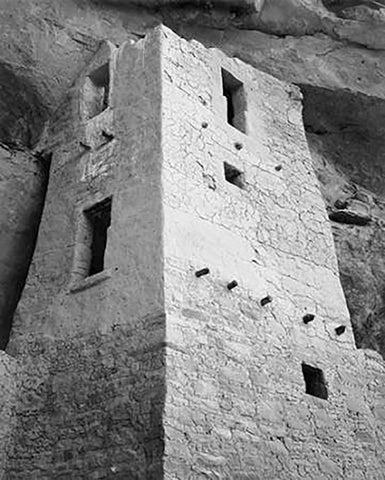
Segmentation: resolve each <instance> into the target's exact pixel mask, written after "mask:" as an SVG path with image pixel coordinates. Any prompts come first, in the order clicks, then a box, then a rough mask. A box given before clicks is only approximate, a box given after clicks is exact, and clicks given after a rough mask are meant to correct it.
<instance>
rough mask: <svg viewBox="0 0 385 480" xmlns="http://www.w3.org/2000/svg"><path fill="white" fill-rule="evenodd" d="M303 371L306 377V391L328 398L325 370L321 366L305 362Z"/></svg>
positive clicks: (315, 395)
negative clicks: (313, 365)
mask: <svg viewBox="0 0 385 480" xmlns="http://www.w3.org/2000/svg"><path fill="white" fill-rule="evenodd" d="M302 373H303V377H304V379H305V385H306V393H308V394H309V395H313V396H314V397H318V398H323V399H324V400H327V398H328V391H327V388H326V383H325V378H324V374H323V371H322V370H321V369H319V368H316V367H311V366H310V365H307V364H306V363H303V364H302Z"/></svg>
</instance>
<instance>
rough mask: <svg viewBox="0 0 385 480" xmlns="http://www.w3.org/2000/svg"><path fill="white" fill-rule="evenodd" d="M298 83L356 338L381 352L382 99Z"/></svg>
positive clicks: (384, 271) (384, 266) (384, 310)
mask: <svg viewBox="0 0 385 480" xmlns="http://www.w3.org/2000/svg"><path fill="white" fill-rule="evenodd" d="M300 88H301V90H302V93H303V96H304V111H303V117H304V124H305V129H306V135H307V139H308V144H309V149H310V152H311V155H312V158H313V163H314V168H315V171H316V174H317V177H318V180H319V183H320V188H321V191H322V194H323V197H324V200H325V203H326V208H327V211H328V214H329V218H330V220H331V226H332V231H333V236H334V240H335V245H336V251H337V256H338V263H339V269H340V278H341V283H342V286H343V289H344V292H345V296H346V300H347V304H348V308H349V311H350V313H351V320H352V324H353V331H354V335H355V340H356V344H357V347H359V348H371V349H373V350H377V351H378V352H379V353H381V354H382V356H383V357H384V358H385V253H384V252H385V182H384V179H385V163H384V160H383V159H384V157H385V101H384V100H382V99H379V98H375V97H370V96H366V95H363V94H360V93H353V92H350V91H347V90H327V89H323V88H317V87H313V86H309V85H300Z"/></svg>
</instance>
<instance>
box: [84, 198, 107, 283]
mask: <svg viewBox="0 0 385 480" xmlns="http://www.w3.org/2000/svg"><path fill="white" fill-rule="evenodd" d="M111 203H112V202H111V198H107V199H105V200H103V201H102V202H100V203H98V204H96V205H95V206H93V207H91V208H90V209H88V210H86V211H85V212H84V213H85V216H86V219H87V222H88V227H89V232H90V245H89V248H90V261H89V269H88V276H91V275H95V274H96V273H99V272H101V271H103V270H104V255H105V251H106V246H107V236H108V228H109V227H110V225H111Z"/></svg>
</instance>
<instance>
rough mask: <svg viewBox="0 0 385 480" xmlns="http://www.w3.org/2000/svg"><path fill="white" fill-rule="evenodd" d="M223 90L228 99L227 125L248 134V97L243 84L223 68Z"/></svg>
mask: <svg viewBox="0 0 385 480" xmlns="http://www.w3.org/2000/svg"><path fill="white" fill-rule="evenodd" d="M222 88H223V96H224V97H225V99H226V111H227V123H229V124H230V125H231V126H233V127H234V128H236V129H237V130H239V131H241V132H243V133H246V97H245V89H244V86H243V83H242V82H241V81H240V80H238V79H237V78H235V77H234V76H233V75H232V74H231V73H230V72H228V71H227V70H224V69H223V68H222Z"/></svg>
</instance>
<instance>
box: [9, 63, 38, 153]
mask: <svg viewBox="0 0 385 480" xmlns="http://www.w3.org/2000/svg"><path fill="white" fill-rule="evenodd" d="M0 88H1V93H0V112H1V113H0V142H1V143H4V144H7V145H11V146H14V145H16V146H23V147H27V148H30V147H32V146H33V145H34V144H35V143H36V142H37V140H38V139H39V136H40V134H41V132H42V129H43V127H44V122H45V120H46V112H45V110H44V109H43V107H42V105H43V103H42V102H41V100H40V99H39V98H38V95H37V93H36V92H35V91H34V88H33V87H32V86H31V85H30V84H29V83H28V82H27V81H25V80H24V79H23V78H22V77H21V76H17V75H15V73H14V72H13V71H12V68H11V67H9V66H8V65H6V64H4V63H2V64H0Z"/></svg>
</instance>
